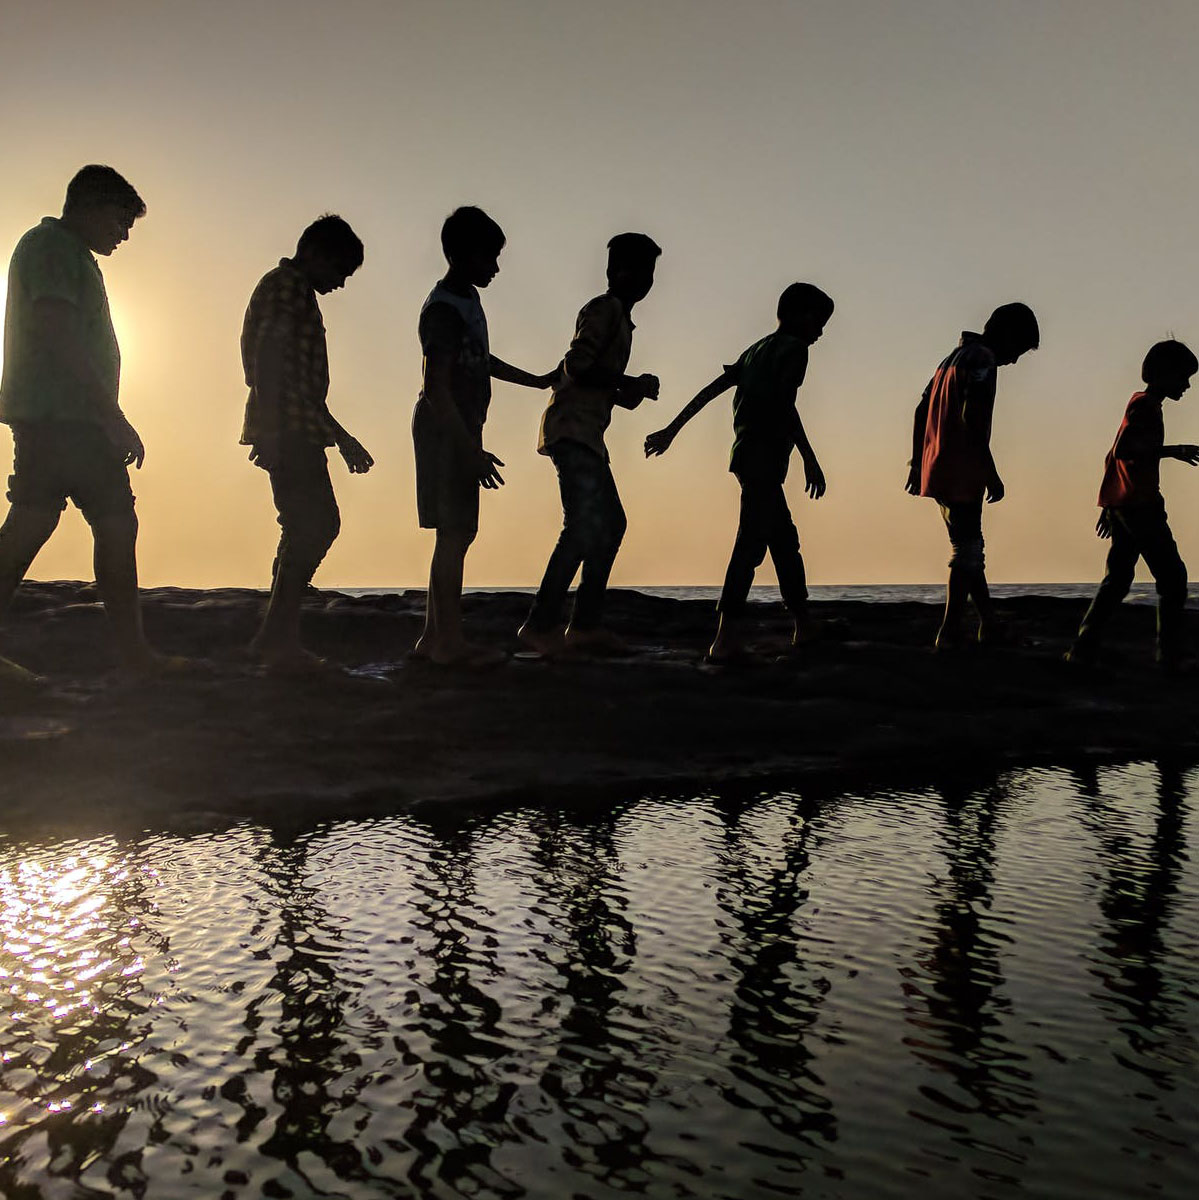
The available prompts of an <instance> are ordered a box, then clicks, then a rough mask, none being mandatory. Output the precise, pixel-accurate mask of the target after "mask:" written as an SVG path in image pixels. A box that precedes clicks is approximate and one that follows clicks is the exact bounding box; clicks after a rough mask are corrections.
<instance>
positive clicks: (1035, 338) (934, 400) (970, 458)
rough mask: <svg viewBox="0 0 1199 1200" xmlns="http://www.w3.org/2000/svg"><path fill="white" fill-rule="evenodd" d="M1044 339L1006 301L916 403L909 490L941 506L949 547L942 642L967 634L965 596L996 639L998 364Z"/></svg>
mask: <svg viewBox="0 0 1199 1200" xmlns="http://www.w3.org/2000/svg"><path fill="white" fill-rule="evenodd" d="M1040 344H1041V334H1040V330H1039V328H1038V327H1037V319H1036V317H1035V316H1034V315H1033V312H1032V309H1030V308H1029V307H1028V305H1026V304H1019V303H1015V304H1003V305H1001V306H1000V307H999V308H997V309H996V310H995V311H994V312H993V313H992V314H991V315H990V317H989V318H988V319H987V323H986V325H984V326H983V331H982V333H981V334H977V333H969V332H967V333H963V334H962V340H961V341H960V342H959V343H958V346H957V348H956V349H955V350H954V351H953V353H952V354H950V355H949V357H948V358H946V359H944V361H943V362H942V363H941V365H940V366H939V367H938V368H937V370H936V372H935V373H934V374H933V377H932V379H931V380H929V383H928V386H927V387H926V388H925V389H924V395H923V396H922V397H921V399H920V403H919V404H918V405H917V406H916V416H915V421H914V424H913V428H912V460H911V462H910V463H909V470H908V480H907V483H906V484H905V485H904V489H905V491H907V492H908V493H909V495H912V496H930V497H932V499H934V500H936V502H937V504H938V505H939V506H940V508H941V516H942V518H943V519H944V521H945V526H946V528H947V530H948V531H949V544H950V546H951V547H952V554H951V555H950V559H949V582H948V585H947V586H946V589H945V616H944V618H943V619H942V621H941V628H940V629H939V630H938V631H937V638H936V643H935V645H936V648H937V649H938V650H946V649H955V648H957V647H958V646H960V645H961V644H962V642H963V641H964V633H963V630H962V622H963V619H964V617H965V613H966V601H967V600H969V599H973V601H974V605H975V607H976V608H977V609H978V616H979V627H978V640H979V641H980V642H987V641H993V640H998V639H999V636H1000V635H999V622H998V620H997V619H996V615H995V610H994V608H993V607H992V605H991V593H990V591H989V589H988V587H987V576H986V572H985V560H984V557H983V530H982V512H983V498H984V496H985V498H986V500H987V502H988V503H989V504H995V503H997V502H998V501H1000V500H1002V499H1003V481H1002V480H1001V479H1000V478H999V472H998V471H997V470H996V469H995V460H994V459H993V458H992V457H991V413H992V410H993V408H994V405H995V382H996V373H997V370H998V368H999V367H1002V366H1006V365H1007V364H1008V363H1014V362H1015V361H1016V360H1017V359H1018V358H1019V357H1020V356H1021V355H1022V354H1024V353H1026V352H1027V351H1029V350H1035V349H1036V348H1037V347H1038V346H1039V345H1040Z"/></svg>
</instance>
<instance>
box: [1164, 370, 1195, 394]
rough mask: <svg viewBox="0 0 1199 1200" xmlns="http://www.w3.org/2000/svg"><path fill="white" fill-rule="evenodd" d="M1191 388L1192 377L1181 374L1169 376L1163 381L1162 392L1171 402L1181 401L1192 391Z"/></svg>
mask: <svg viewBox="0 0 1199 1200" xmlns="http://www.w3.org/2000/svg"><path fill="white" fill-rule="evenodd" d="M1190 388H1191V376H1190V375H1184V374H1182V373H1181V372H1180V373H1179V374H1177V375H1171V376H1167V377H1166V378H1165V379H1164V380H1162V391H1163V392H1164V393H1165V395H1166V396H1168V397H1169V398H1170V399H1171V400H1181V399H1182V398H1183V396H1184V395H1185V394H1186V393H1187V392H1188V391H1190Z"/></svg>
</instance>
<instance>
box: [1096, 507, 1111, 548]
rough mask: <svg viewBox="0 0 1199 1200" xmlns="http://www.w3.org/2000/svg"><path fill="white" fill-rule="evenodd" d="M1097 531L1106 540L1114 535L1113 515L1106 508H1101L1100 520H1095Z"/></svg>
mask: <svg viewBox="0 0 1199 1200" xmlns="http://www.w3.org/2000/svg"><path fill="white" fill-rule="evenodd" d="M1095 532H1096V533H1097V534H1098V535H1099V536H1100V537H1101V538H1103V539H1105V540H1106V539H1107V538H1110V537H1111V536H1112V517H1111V513H1109V512H1108V511H1107V509H1106V508H1101V509H1100V510H1099V520H1098V521H1096V522H1095Z"/></svg>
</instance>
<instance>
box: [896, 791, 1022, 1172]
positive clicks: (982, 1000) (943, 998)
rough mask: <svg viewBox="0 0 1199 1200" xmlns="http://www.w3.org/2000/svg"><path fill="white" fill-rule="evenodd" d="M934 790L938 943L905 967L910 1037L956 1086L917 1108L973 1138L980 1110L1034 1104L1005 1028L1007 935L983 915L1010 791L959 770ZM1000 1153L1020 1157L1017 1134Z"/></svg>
mask: <svg viewBox="0 0 1199 1200" xmlns="http://www.w3.org/2000/svg"><path fill="white" fill-rule="evenodd" d="M938 793H939V795H940V798H941V802H942V805H943V811H944V818H945V822H944V825H943V844H944V852H945V858H946V868H947V874H946V875H945V877H944V878H938V879H936V880H934V882H933V884H932V887H931V890H932V892H933V895H934V897H935V899H936V903H935V907H934V914H935V925H934V928H933V931H932V945H931V947H930V949H929V951H928V952H927V953H926V954H924V955H923V956H921V957H919V958H918V959H917V962H918V964H919V968H920V970H919V972H917V971H916V969H914V968H909V969H907V970H905V971H904V972H903V974H904V975H905V985H904V992H905V995H906V996H907V998H908V1003H907V1005H906V1009H907V1012H906V1020H907V1021H908V1023H909V1024H910V1025H911V1026H912V1027H913V1030H914V1032H912V1033H909V1034H908V1035H907V1036H906V1037H905V1038H904V1042H905V1044H906V1045H908V1046H909V1047H910V1048H911V1050H912V1053H913V1054H914V1055H915V1057H916V1058H918V1059H919V1060H920V1061H921V1063H923V1064H924V1065H925V1066H926V1067H929V1068H931V1069H932V1070H933V1071H934V1072H936V1073H938V1074H943V1075H945V1076H947V1077H948V1078H947V1082H949V1083H951V1084H952V1085H953V1087H954V1090H946V1089H942V1088H941V1087H940V1086H936V1085H933V1084H926V1085H924V1086H922V1087H921V1089H920V1091H921V1094H922V1095H923V1096H924V1097H925V1099H927V1100H929V1101H931V1102H932V1103H933V1104H934V1105H935V1108H934V1109H933V1110H931V1111H929V1112H925V1113H922V1114H920V1115H921V1116H922V1117H923V1118H924V1119H926V1120H930V1121H931V1122H933V1123H934V1124H936V1125H939V1126H940V1127H941V1128H943V1129H945V1130H946V1131H947V1132H948V1133H950V1134H951V1135H952V1136H953V1138H954V1140H955V1141H962V1142H966V1141H970V1142H971V1143H972V1144H973V1143H974V1142H975V1141H976V1140H977V1133H976V1131H975V1128H974V1127H973V1126H972V1125H971V1124H970V1122H971V1121H972V1120H973V1119H974V1117H975V1116H977V1115H979V1114H981V1115H983V1116H986V1117H990V1118H995V1119H998V1120H1002V1121H1004V1122H1005V1123H1010V1122H1012V1121H1013V1120H1017V1119H1019V1120H1023V1119H1026V1118H1028V1117H1030V1116H1031V1115H1032V1114H1033V1113H1034V1112H1035V1111H1036V1095H1035V1092H1034V1090H1033V1088H1032V1086H1031V1084H1030V1075H1029V1072H1028V1071H1026V1070H1024V1069H1023V1068H1022V1067H1021V1066H1020V1065H1019V1064H1020V1063H1021V1062H1022V1061H1024V1060H1025V1057H1026V1056H1025V1055H1023V1054H1021V1053H1020V1052H1019V1051H1018V1050H1017V1049H1016V1047H1015V1046H1013V1045H1012V1044H1011V1043H1010V1042H1009V1041H1008V1040H1007V1038H1006V1037H1005V1036H1004V1034H1003V1032H1002V1029H1001V1020H1002V1018H1003V1017H1004V1016H1005V1015H1007V1014H1009V1013H1010V1012H1011V1004H1010V1002H1009V1001H1008V999H1007V997H1006V996H1005V995H1004V994H1003V991H1002V988H1003V984H1004V976H1003V964H1002V961H1001V957H1000V955H1001V950H1002V948H1003V945H1004V943H1005V941H1006V938H1005V937H1004V935H1003V934H1002V933H1000V932H999V930H998V928H997V927H996V925H995V923H993V922H991V921H989V920H988V919H987V914H988V913H989V912H990V911H991V909H992V907H993V896H992V892H993V888H994V885H995V873H996V864H997V847H996V833H997V829H998V827H999V817H1000V812H1001V810H1002V808H1003V806H1004V805H1005V804H1006V803H1007V800H1008V797H1007V794H1006V792H1005V791H1004V789H1003V784H1002V783H1000V782H995V781H993V779H988V781H987V782H986V784H985V785H983V786H981V787H979V786H976V781H972V780H969V779H962V778H959V779H956V780H952V781H949V782H946V783H944V784H943V785H942V786H941V787H940V788H939V789H938ZM992 1149H996V1147H992ZM1003 1153H1004V1156H1005V1157H1006V1158H1007V1159H1008V1160H1009V1161H1015V1162H1023V1161H1024V1156H1023V1155H1022V1154H1020V1153H1018V1152H1017V1151H1016V1150H1015V1149H1014V1146H1013V1145H1012V1139H1006V1140H1005V1142H1004V1151H1003Z"/></svg>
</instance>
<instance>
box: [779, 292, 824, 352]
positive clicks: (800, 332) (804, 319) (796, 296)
mask: <svg viewBox="0 0 1199 1200" xmlns="http://www.w3.org/2000/svg"><path fill="white" fill-rule="evenodd" d="M832 315H833V301H832V297H831V296H828V295H826V294H825V293H824V292H822V291H821V290H820V289H819V288H818V287H817V286H816V285H815V284H814V283H793V284H791V286H790V287H788V288H786V289H784V291H783V294H782V295H781V296H780V297H779V306H778V318H779V328H780V329H784V330H786V332H787V333H790V334H792V335H793V336H794V337H797V338H800V339H802V340H803V341H805V342H807V344H808V345H809V346H810V345H811V344H812V343H813V342H815V341H816V340H817V339H818V338H819V337H820V335H821V334H822V333H823V332H824V327H825V325H826V324H828V319H829V317H831V316H832Z"/></svg>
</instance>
